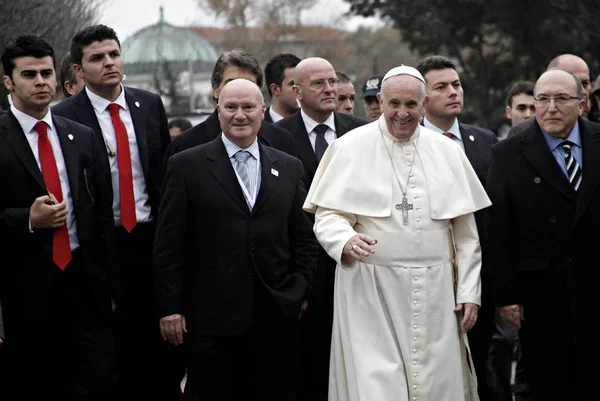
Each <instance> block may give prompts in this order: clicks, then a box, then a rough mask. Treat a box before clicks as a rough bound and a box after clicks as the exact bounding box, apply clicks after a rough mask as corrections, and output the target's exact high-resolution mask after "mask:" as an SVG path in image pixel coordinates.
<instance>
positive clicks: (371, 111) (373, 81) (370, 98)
mask: <svg viewBox="0 0 600 401" xmlns="http://www.w3.org/2000/svg"><path fill="white" fill-rule="evenodd" d="M382 81H383V77H380V76H378V75H377V76H374V77H371V78H369V79H367V80H366V81H365V83H364V84H363V87H362V91H363V100H364V108H365V115H366V116H367V120H369V121H375V120H377V119H378V118H379V116H381V106H380V105H379V99H377V94H378V93H379V92H380V91H381V82H382Z"/></svg>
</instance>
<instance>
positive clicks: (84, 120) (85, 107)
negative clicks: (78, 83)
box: [73, 89, 104, 143]
mask: <svg viewBox="0 0 600 401" xmlns="http://www.w3.org/2000/svg"><path fill="white" fill-rule="evenodd" d="M73 103H74V108H73V112H74V113H75V116H76V117H77V121H78V122H79V123H81V124H83V125H85V126H88V127H90V128H91V129H93V130H94V132H95V133H96V134H98V135H100V137H101V138H102V142H103V143H104V136H103V135H102V129H100V123H98V118H97V117H96V112H95V111H94V106H92V102H90V98H89V97H88V95H87V92H86V91H85V89H84V90H82V91H81V92H80V94H79V95H77V98H76V99H75V101H74V102H73Z"/></svg>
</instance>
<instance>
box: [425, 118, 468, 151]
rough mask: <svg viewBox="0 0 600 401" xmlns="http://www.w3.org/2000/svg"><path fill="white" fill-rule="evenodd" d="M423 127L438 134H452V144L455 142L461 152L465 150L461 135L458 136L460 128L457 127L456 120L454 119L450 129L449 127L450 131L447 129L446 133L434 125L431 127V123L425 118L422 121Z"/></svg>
mask: <svg viewBox="0 0 600 401" xmlns="http://www.w3.org/2000/svg"><path fill="white" fill-rule="evenodd" d="M423 125H424V126H425V127H427V128H429V129H430V130H432V131H435V132H439V133H440V134H443V133H445V132H449V133H451V134H452V140H453V141H454V142H457V143H458V144H459V145H460V147H461V148H462V149H463V150H465V144H464V142H463V139H462V135H461V134H460V127H459V125H458V119H457V118H455V119H454V124H452V127H450V129H449V130H448V131H444V130H443V129H440V128H438V127H436V126H435V125H433V124H432V123H431V122H430V121H429V120H428V119H427V117H425V118H424V119H423Z"/></svg>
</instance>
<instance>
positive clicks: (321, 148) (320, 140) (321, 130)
mask: <svg viewBox="0 0 600 401" xmlns="http://www.w3.org/2000/svg"><path fill="white" fill-rule="evenodd" d="M313 131H315V133H316V134H317V139H316V140H315V155H316V156H317V163H319V162H320V161H321V158H322V157H323V153H325V150H326V149H327V146H328V143H327V141H326V140H325V132H326V131H327V126H326V125H325V124H319V125H317V126H316V127H315V129H314V130H313Z"/></svg>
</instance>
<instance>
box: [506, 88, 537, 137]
mask: <svg viewBox="0 0 600 401" xmlns="http://www.w3.org/2000/svg"><path fill="white" fill-rule="evenodd" d="M533 87H534V83H533V82H528V81H519V82H515V83H514V84H513V86H512V87H511V88H510V89H509V91H508V94H507V95H506V118H508V119H509V120H510V125H511V127H514V126H515V125H517V124H519V123H520V122H522V121H524V120H526V119H528V118H529V117H531V116H534V115H535V105H534V104H533ZM512 132H513V133H514V131H512ZM507 137H508V136H507Z"/></svg>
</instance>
